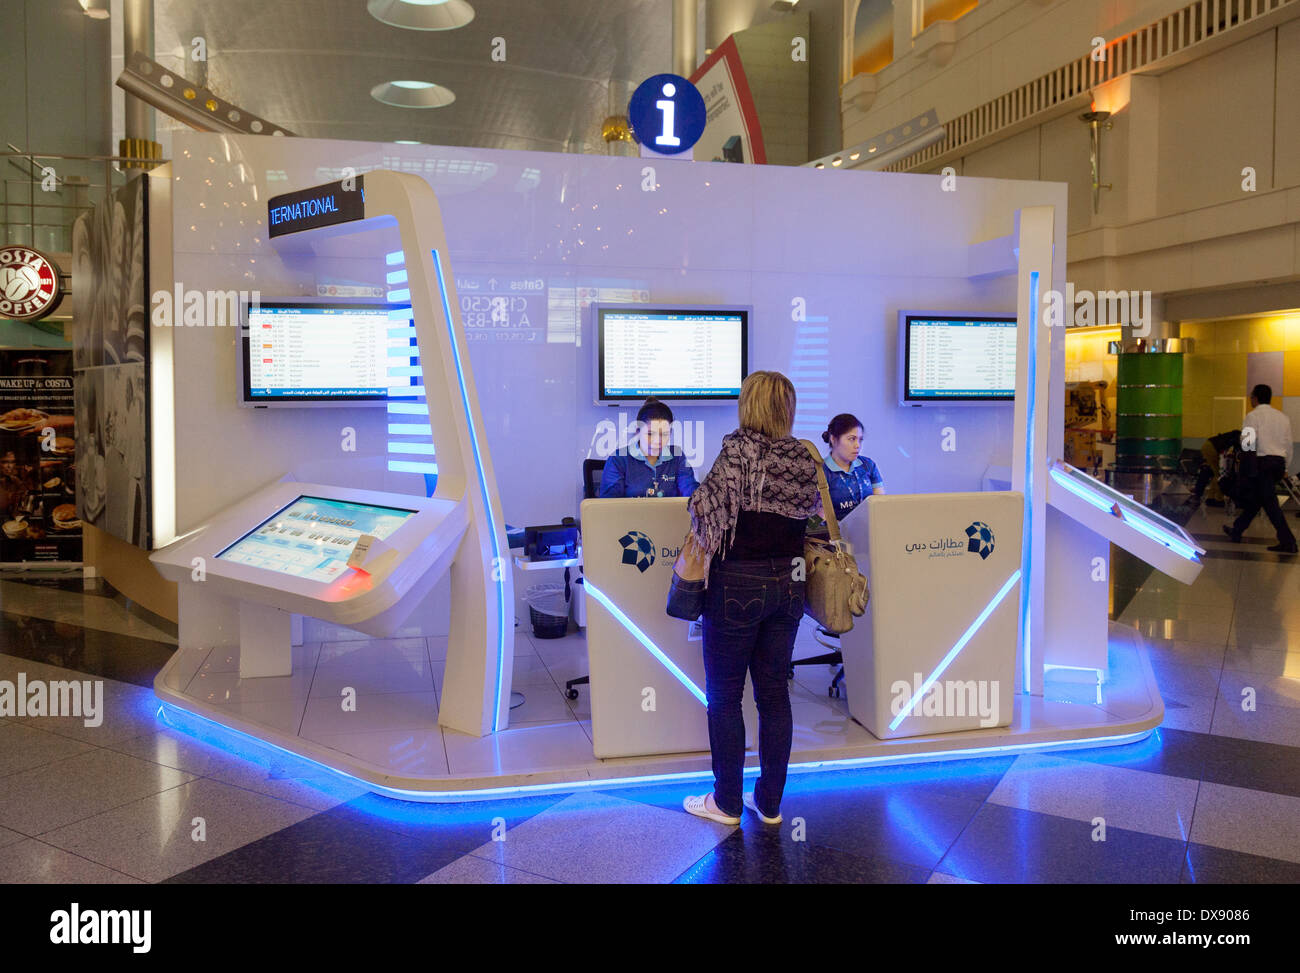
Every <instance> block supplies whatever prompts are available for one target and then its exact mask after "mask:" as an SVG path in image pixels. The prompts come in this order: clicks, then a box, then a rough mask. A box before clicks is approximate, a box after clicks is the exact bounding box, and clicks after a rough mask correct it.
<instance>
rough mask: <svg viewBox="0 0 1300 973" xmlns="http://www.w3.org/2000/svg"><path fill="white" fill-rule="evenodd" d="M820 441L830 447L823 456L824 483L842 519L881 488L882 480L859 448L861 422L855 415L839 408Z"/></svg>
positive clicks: (860, 445)
mask: <svg viewBox="0 0 1300 973" xmlns="http://www.w3.org/2000/svg"><path fill="white" fill-rule="evenodd" d="M822 442H824V443H826V444H828V445H829V446H830V448H831V451H830V452H829V453H827V454H826V458H825V460H824V463H825V466H826V485H827V486H828V487H829V488H830V494H831V503H832V504H834V506H835V516H836V517H837V518H839V519H840V520H843V519H844V518H845V517H847V516H848V515H849V514H851V513H852V512H853V510H854V509H855V508H856V507H857V506H858V505H859V504H861V503H862V501H864V500H866V499H867V497H869V496H872V495H873V494H877V493H884V492H885V481H884V479H883V478H882V477H881V475H880V470H879V469H877V468H876V464H875V463H873V462H872V461H871V457H869V456H859V455H858V453H859V452H860V451H861V450H862V423H860V422H859V421H858V419H857V416H854V415H850V414H849V413H847V412H841V413H840V414H839V415H837V416H836V417H835V418H834V419H832V420H831V421H830V425H829V426H827V427H826V431H825V432H824V433H822Z"/></svg>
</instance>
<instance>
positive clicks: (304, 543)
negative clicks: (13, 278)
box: [217, 497, 415, 584]
mask: <svg viewBox="0 0 1300 973" xmlns="http://www.w3.org/2000/svg"><path fill="white" fill-rule="evenodd" d="M413 513H415V511H414V510H403V509H400V508H397V507H379V506H375V505H374V504H369V503H350V502H348V501H345V500H327V499H325V498H323V497H299V498H298V499H297V500H294V501H293V502H292V503H290V504H289V505H288V506H286V507H282V508H281V509H280V510H278V511H276V512H275V514H273V515H272V516H271V517H269V518H267V519H266V520H265V521H263V522H262V523H260V524H258V525H257V526H256V527H255V528H253V530H250V531H249V532H248V533H247V534H245V535H244V536H243V537H241V538H239V540H237V541H235V543H233V544H231V545H230V546H229V547H227V548H226V549H225V550H223V551H222V552H221V553H220V554H218V555H217V557H218V558H223V559H225V560H227V561H233V562H235V563H237V564H246V565H248V566H249V567H254V568H262V569H263V570H266V571H275V572H277V573H278V574H291V575H293V576H294V577H297V578H305V579H306V580H308V581H320V582H321V583H323V584H328V583H329V582H331V581H333V580H334V579H335V578H337V577H338V576H339V575H341V574H342V573H343V572H344V571H346V570H347V566H348V558H349V557H351V556H352V549H353V548H354V547H356V546H357V541H358V540H360V539H361V535H362V534H371V535H373V536H374V537H377V538H379V539H380V540H383V539H385V538H386V537H388V536H389V535H390V534H392V533H393V531H395V530H397V528H398V527H401V526H402V524H403V523H404V522H405V521H406V519H407V518H408V517H410V516H411V515H412V514H413Z"/></svg>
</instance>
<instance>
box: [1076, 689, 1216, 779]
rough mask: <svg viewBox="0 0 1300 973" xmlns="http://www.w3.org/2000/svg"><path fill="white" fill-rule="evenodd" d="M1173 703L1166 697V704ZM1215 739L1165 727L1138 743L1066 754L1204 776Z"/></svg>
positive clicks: (1128, 766) (1169, 773)
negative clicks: (1208, 755)
mask: <svg viewBox="0 0 1300 973" xmlns="http://www.w3.org/2000/svg"><path fill="white" fill-rule="evenodd" d="M1169 705H1170V704H1169V703H1168V702H1167V701H1166V703H1165V706H1169ZM1214 739H1216V738H1215V737H1211V736H1210V735H1209V734H1208V733H1193V732H1190V731H1188V730H1174V729H1169V728H1168V727H1161V728H1160V729H1158V730H1156V731H1155V732H1154V733H1152V734H1151V735H1150V736H1149V737H1147V738H1146V739H1145V740H1140V741H1138V742H1137V743H1127V744H1125V745H1124V746H1120V747H1099V748H1097V749H1095V750H1070V751H1067V752H1064V753H1062V756H1065V757H1069V758H1070V759H1071V760H1086V761H1088V762H1089V763H1095V764H1106V765H1108V766H1111V767H1124V768H1125V769H1127V770H1145V771H1149V772H1150V773H1153V774H1165V775H1167V776H1169V777H1186V778H1187V779H1189V780H1200V779H1201V772H1202V770H1203V768H1204V767H1205V759H1206V754H1207V753H1208V752H1209V749H1210V747H1211V746H1212V742H1213V740H1214Z"/></svg>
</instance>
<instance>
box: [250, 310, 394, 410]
mask: <svg viewBox="0 0 1300 973" xmlns="http://www.w3.org/2000/svg"><path fill="white" fill-rule="evenodd" d="M389 310H390V307H389V305H387V304H308V303H296V304H295V303H287V302H285V303H282V302H275V303H262V304H257V305H249V307H248V308H247V310H246V313H245V320H244V325H245V330H244V333H243V366H244V367H243V372H244V375H243V384H244V388H243V398H244V402H245V403H251V404H255V405H272V404H286V403H293V402H299V403H302V402H306V403H312V402H331V401H334V402H382V401H384V400H385V399H387V397H388V387H389V384H390V382H389V376H388V367H389V365H390V364H394V363H396V364H401V365H406V364H409V362H410V359H411V356H412V355H414V354H415V351H414V348H413V347H412V346H413V344H414V340H415V339H414V338H413V337H411V335H410V331H411V329H410V325H409V324H406V323H404V322H398V321H390V320H389V318H388V312H389ZM408 349H409V350H408ZM398 381H402V382H405V381H407V380H406V379H405V378H403V379H399V380H398Z"/></svg>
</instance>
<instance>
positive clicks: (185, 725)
mask: <svg viewBox="0 0 1300 973" xmlns="http://www.w3.org/2000/svg"><path fill="white" fill-rule="evenodd" d="M158 717H159V719H160V720H162V721H163V722H164V723H166V724H168V725H170V726H173V727H175V728H176V729H178V730H181V731H183V732H185V733H188V734H189V735H190V736H193V737H195V738H196V739H199V740H203V741H204V742H207V743H211V744H213V745H214V746H218V747H221V748H222V749H224V750H226V751H232V752H233V751H234V748H235V747H236V746H237V745H239V744H243V743H244V742H245V741H247V743H251V744H253V745H254V746H255V747H257V748H264V749H267V750H271V751H275V752H277V753H282V754H285V755H287V756H289V757H291V758H293V759H294V760H301V761H303V762H304V763H308V764H311V765H312V766H315V767H320V768H321V769H323V770H326V771H328V772H329V773H331V774H333V775H335V776H336V777H338V778H340V779H342V780H344V781H347V782H348V783H349V784H354V785H355V784H359V785H360V786H362V787H364V788H366V789H368V790H370V791H373V792H374V793H376V794H381V795H383V796H384V797H391V798H395V799H397V800H401V801H410V800H417V801H426V802H430V803H441V802H458V801H484V800H490V799H493V798H499V799H506V798H514V797H527V796H530V795H534V794H555V793H560V794H566V793H574V792H575V791H585V790H603V789H608V788H611V787H617V786H619V785H637V784H664V783H685V782H687V781H705V780H712V779H713V771H712V770H694V771H682V772H679V773H671V774H647V775H646V776H644V777H605V778H592V777H586V776H584V777H583V778H582V779H581V780H574V781H555V782H553V783H548V784H518V785H515V786H508V787H485V788H482V789H480V790H463V789H462V790H448V791H434V790H428V791H420V790H411V789H408V788H402V787H387V786H384V785H383V784H374V783H371V782H370V781H367V780H363V779H362V778H360V777H357V776H355V775H353V774H350V773H348V772H347V771H345V770H339V769H338V768H337V767H331V766H330V765H329V764H325V763H321V762H320V761H319V760H315V759H313V758H311V757H305V756H303V755H302V754H300V753H295V752H294V751H292V750H289V749H287V748H286V747H281V746H278V745H277V744H274V743H271V742H269V741H267V740H263V739H262V738H261V737H255V736H253V735H252V734H250V733H245V732H244V731H242V730H236V729H234V728H233V727H229V726H226V725H225V724H224V723H218V722H216V721H215V720H212V719H209V718H208V717H206V716H200V715H199V714H197V713H192V712H190V711H189V710H187V709H184V708H182V707H180V706H177V705H175V704H174V703H163V704H162V705H161V706H160V707H159V708H158ZM511 732H515V731H511ZM1156 733H1158V731H1157V730H1156V729H1151V730H1139V731H1138V732H1136V733H1125V734H1123V735H1121V736H1111V737H1083V738H1080V739H1077V740H1047V741H1040V742H1037V743H1011V744H1004V745H1000V746H998V745H995V746H987V747H969V748H966V749H961V750H934V751H929V752H925V753H900V754H882V755H880V756H877V757H844V758H842V759H839V760H810V761H804V762H801V763H792V764H790V768H789V769H790V771H791V772H792V773H813V772H817V771H835V770H852V769H855V768H867V767H883V766H891V765H895V766H896V765H904V766H905V765H908V764H923V763H928V762H932V761H938V760H953V759H959V758H970V757H983V756H1003V755H1006V754H1012V753H1036V752H1039V751H1044V750H1047V751H1051V750H1081V749H1089V744H1096V745H1097V746H1123V745H1125V744H1129V743H1139V742H1141V741H1143V740H1146V739H1148V738H1149V737H1151V736H1152V735H1153V734H1156ZM239 755H240V756H241V757H243V758H244V759H246V760H253V759H254V758H253V756H251V755H249V754H248V753H247V748H246V746H245V752H243V753H240V754H239ZM254 762H255V761H254ZM758 773H759V768H758V767H746V768H745V771H744V774H745V776H746V777H756V776H758Z"/></svg>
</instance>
